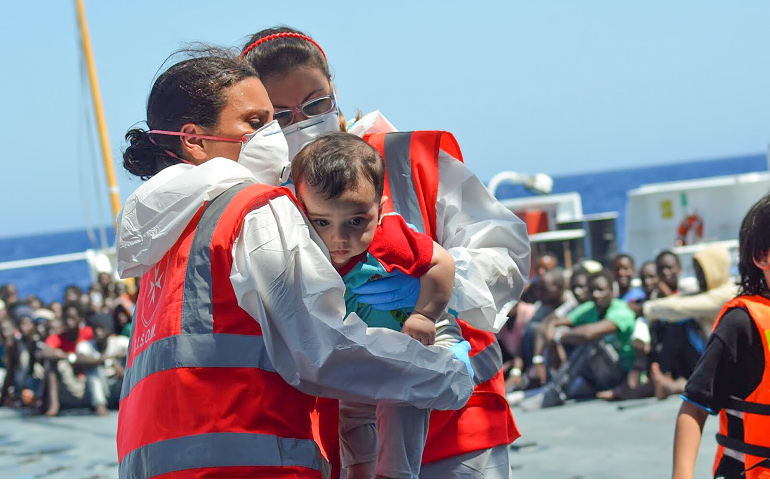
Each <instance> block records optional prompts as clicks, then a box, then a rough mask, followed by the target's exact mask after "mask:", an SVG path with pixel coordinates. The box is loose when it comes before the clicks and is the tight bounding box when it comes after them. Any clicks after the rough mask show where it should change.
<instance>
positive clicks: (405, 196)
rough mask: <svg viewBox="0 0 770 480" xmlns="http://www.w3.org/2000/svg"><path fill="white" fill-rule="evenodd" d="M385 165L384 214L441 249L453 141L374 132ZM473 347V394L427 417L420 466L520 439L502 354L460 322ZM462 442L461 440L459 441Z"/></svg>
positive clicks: (429, 134) (455, 152) (455, 150)
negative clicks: (442, 170) (444, 175)
mask: <svg viewBox="0 0 770 480" xmlns="http://www.w3.org/2000/svg"><path fill="white" fill-rule="evenodd" d="M364 139H365V140H366V141H367V142H369V143H370V144H371V145H372V146H373V147H374V148H375V149H377V151H378V152H379V153H380V155H381V156H382V157H383V160H384V162H385V166H386V175H385V178H386V184H385V192H384V195H387V196H388V197H389V199H388V201H387V202H386V205H385V208H384V210H385V212H390V211H395V212H397V213H399V214H401V216H403V217H404V218H405V219H406V221H407V222H409V223H411V224H412V225H415V226H416V227H417V228H418V229H419V230H420V231H422V232H423V233H425V234H427V235H429V236H431V237H432V238H433V240H435V241H437V242H438V243H439V244H440V243H441V241H439V240H438V238H437V226H436V201H437V196H438V183H439V168H438V157H439V153H440V152H442V151H443V152H446V153H447V154H449V155H450V156H451V157H453V158H455V159H457V160H458V161H460V162H462V161H463V160H462V153H461V152H460V147H459V146H458V144H457V141H456V140H455V138H454V136H453V135H452V134H451V133H449V132H442V131H417V132H392V133H375V134H371V135H366V136H364ZM458 323H459V324H460V326H461V328H462V331H463V337H464V338H465V339H466V340H468V341H469V342H470V343H471V347H472V350H471V355H470V360H471V364H472V366H473V369H474V371H475V373H476V379H475V382H476V389H475V390H474V394H473V395H472V396H471V399H470V400H469V402H468V404H467V405H466V406H465V407H463V408H462V409H460V410H455V411H434V412H432V413H431V419H430V429H429V432H428V439H427V442H426V444H425V450H424V452H423V463H429V462H434V461H437V460H442V459H444V458H447V457H451V456H455V455H462V454H465V453H469V452H472V451H476V450H482V449H487V448H492V447H496V446H498V445H507V444H509V443H510V442H512V441H514V440H515V439H516V438H518V437H519V432H518V429H517V428H516V424H515V422H514V420H513V416H512V414H511V409H510V407H509V406H508V403H507V401H506V400H505V380H504V378H503V375H502V352H501V350H500V346H499V345H498V343H497V339H496V337H495V335H494V334H492V333H490V332H485V331H482V330H479V329H475V328H473V327H471V326H470V325H468V324H467V323H466V322H463V321H462V320H458ZM459 437H462V439H461V440H458V438H459Z"/></svg>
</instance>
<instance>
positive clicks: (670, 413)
mask: <svg viewBox="0 0 770 480" xmlns="http://www.w3.org/2000/svg"><path fill="white" fill-rule="evenodd" d="M680 403H681V402H680V401H679V400H678V399H675V398H671V399H668V400H665V401H662V402H660V401H657V400H654V399H645V400H637V401H629V402H623V403H605V402H600V401H591V402H584V403H575V404H568V405H564V406H561V407H556V408H551V409H546V410H541V411H538V412H524V411H522V410H520V409H516V408H514V410H513V413H514V417H515V418H516V422H517V423H518V425H519V429H520V430H521V431H522V433H523V436H522V437H521V438H520V439H519V440H517V441H516V442H515V443H514V446H513V447H512V448H511V464H512V472H511V473H512V476H513V477H514V478H667V477H669V476H670V474H671V445H672V443H673V432H674V421H675V418H676V414H677V411H678V410H679V405H680ZM116 427H117V413H115V412H113V413H112V414H110V415H109V416H106V417H96V416H93V415H89V414H85V413H84V412H74V413H71V414H70V413H67V414H65V415H63V416H61V417H58V418H53V419H48V418H45V417H40V416H25V415H21V414H19V413H18V412H17V411H14V410H9V409H6V408H3V409H0V477H2V478H115V477H117V474H118V470H117V459H116V453H115V429H116ZM716 428H717V422H716V418H710V419H709V421H708V422H707V423H706V429H705V433H704V439H703V444H702V446H701V453H700V455H699V456H698V465H697V469H696V471H695V473H696V476H697V477H700V478H710V476H711V475H710V472H711V462H712V459H713V458H714V451H715V449H716V442H715V441H714V433H716Z"/></svg>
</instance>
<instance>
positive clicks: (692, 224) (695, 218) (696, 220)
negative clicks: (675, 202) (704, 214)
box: [676, 213, 703, 245]
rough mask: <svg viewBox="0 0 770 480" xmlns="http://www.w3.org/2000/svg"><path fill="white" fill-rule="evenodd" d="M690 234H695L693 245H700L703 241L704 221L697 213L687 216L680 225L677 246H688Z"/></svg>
mask: <svg viewBox="0 0 770 480" xmlns="http://www.w3.org/2000/svg"><path fill="white" fill-rule="evenodd" d="M690 232H693V233H694V241H693V243H698V242H700V241H701V240H703V219H702V218H701V217H700V215H698V214H695V213H693V214H690V215H687V216H686V217H684V220H682V221H681V223H679V228H678V229H677V237H676V240H677V244H678V245H687V235H688V234H689V233H690Z"/></svg>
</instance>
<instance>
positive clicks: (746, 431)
mask: <svg viewBox="0 0 770 480" xmlns="http://www.w3.org/2000/svg"><path fill="white" fill-rule="evenodd" d="M735 307H740V308H744V309H745V310H747V311H748V312H749V317H750V318H751V320H752V321H753V322H754V324H755V325H756V327H757V330H758V331H759V335H760V338H761V341H762V350H763V352H764V371H763V372H762V380H761V381H760V383H759V385H758V386H757V388H756V389H754V391H753V392H751V393H750V394H749V395H748V396H747V397H746V399H745V400H744V399H740V398H737V397H734V396H730V397H729V398H728V401H727V403H726V405H725V408H723V409H722V410H721V411H720V412H719V433H717V443H718V444H719V446H718V448H717V454H716V458H715V459H714V473H716V472H717V469H718V468H719V466H720V463H721V461H722V456H723V455H724V456H729V457H733V458H735V459H737V460H742V461H743V465H744V468H745V469H746V471H745V475H746V478H767V476H768V475H770V467H768V466H767V465H765V464H764V463H765V461H766V460H767V459H768V458H770V364H768V362H770V300H768V299H767V298H765V297H763V296H760V295H753V296H741V297H737V298H735V299H733V300H731V301H729V302H727V303H726V304H725V306H724V307H722V311H721V312H720V313H719V316H718V317H717V321H716V322H714V329H716V327H717V325H718V324H719V322H720V321H721V320H722V317H723V316H724V314H725V313H726V312H727V310H729V309H731V308H735ZM728 416H730V417H733V418H734V420H732V421H737V422H740V423H741V424H742V428H740V429H739V430H740V431H741V433H742V434H741V433H739V434H736V432H733V431H731V430H730V429H729V425H730V423H731V421H728ZM760 464H761V466H760Z"/></svg>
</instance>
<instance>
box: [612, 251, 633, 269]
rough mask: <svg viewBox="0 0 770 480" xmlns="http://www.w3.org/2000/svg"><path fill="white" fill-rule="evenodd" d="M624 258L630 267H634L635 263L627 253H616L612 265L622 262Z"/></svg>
mask: <svg viewBox="0 0 770 480" xmlns="http://www.w3.org/2000/svg"><path fill="white" fill-rule="evenodd" d="M624 258H627V259H628V261H629V262H631V266H632V267H635V266H636V262H634V257H632V256H631V255H629V254H627V253H618V254H617V255H615V257H614V258H613V259H612V265H617V263H618V262H619V261H621V260H623V259H624Z"/></svg>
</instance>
